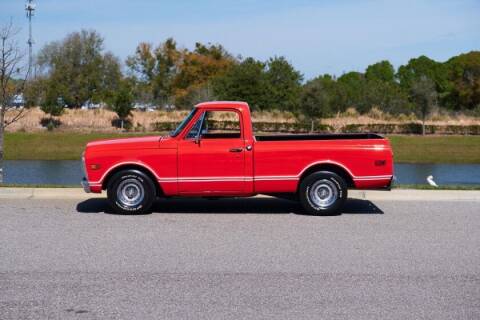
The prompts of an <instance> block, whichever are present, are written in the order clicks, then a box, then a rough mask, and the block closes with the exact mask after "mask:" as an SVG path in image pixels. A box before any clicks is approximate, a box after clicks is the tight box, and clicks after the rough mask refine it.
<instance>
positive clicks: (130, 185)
mask: <svg viewBox="0 0 480 320" xmlns="http://www.w3.org/2000/svg"><path fill="white" fill-rule="evenodd" d="M107 196H108V202H109V203H110V206H111V207H112V209H113V210H114V211H115V212H116V213H118V214H144V213H148V211H149V210H150V208H151V206H152V204H153V202H154V201H155V186H154V185H153V182H152V180H151V179H150V178H149V177H148V176H147V175H146V174H144V173H143V172H141V171H139V170H123V171H120V172H117V173H116V174H115V175H114V176H112V177H111V179H110V181H109V183H108V186H107Z"/></svg>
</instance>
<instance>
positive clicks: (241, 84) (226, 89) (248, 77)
mask: <svg viewBox="0 0 480 320" xmlns="http://www.w3.org/2000/svg"><path fill="white" fill-rule="evenodd" d="M213 90H214V94H215V96H216V97H217V98H218V99H220V100H240V101H246V102H248V103H249V105H250V106H251V107H252V108H253V109H260V110H262V109H265V108H267V106H268V97H267V96H266V94H267V92H268V82H267V79H266V77H265V63H263V62H260V61H257V60H255V59H254V58H247V59H245V60H243V61H242V62H240V63H239V64H236V65H234V66H232V67H231V68H230V69H229V70H228V71H227V72H226V73H225V74H224V75H223V76H220V77H218V78H216V79H214V81H213Z"/></svg>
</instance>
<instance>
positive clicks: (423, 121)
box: [422, 119, 425, 136]
mask: <svg viewBox="0 0 480 320" xmlns="http://www.w3.org/2000/svg"><path fill="white" fill-rule="evenodd" d="M424 135H425V119H423V120H422V136H424Z"/></svg>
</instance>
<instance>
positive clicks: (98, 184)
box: [82, 102, 393, 215]
mask: <svg viewBox="0 0 480 320" xmlns="http://www.w3.org/2000/svg"><path fill="white" fill-rule="evenodd" d="M82 158H83V164H84V171H85V178H84V179H83V181H82V185H83V187H84V189H85V191H86V192H95V193H100V192H102V190H107V196H108V200H109V202H110V204H111V206H112V207H113V209H114V210H115V211H116V212H118V213H123V214H137V213H138V214H139V213H145V212H148V211H149V210H150V208H151V206H152V203H153V202H154V200H155V199H156V197H173V196H180V197H207V198H208V197H210V198H217V197H248V196H253V195H256V194H267V195H274V196H285V195H290V196H294V197H295V198H296V199H298V200H299V201H300V202H301V204H302V206H303V207H304V209H305V211H306V212H307V213H309V214H315V215H329V214H335V213H338V212H339V211H340V210H341V207H342V205H343V203H344V202H345V200H346V198H347V189H348V188H356V189H389V188H390V185H391V182H392V177H393V176H392V171H393V159H392V150H391V147H390V143H389V141H388V140H387V139H385V138H383V137H381V136H379V135H376V134H371V133H367V134H319V135H269V136H267V135H259V136H254V135H253V130H252V122H251V119H250V109H249V107H248V104H246V103H244V102H205V103H200V104H198V105H196V106H195V108H194V109H193V110H192V111H191V113H190V114H189V115H188V116H187V117H186V119H185V120H184V121H183V122H181V123H180V125H179V126H178V127H177V129H176V130H174V131H173V132H171V133H170V135H169V136H152V137H141V138H126V139H113V140H101V141H94V142H90V143H88V144H87V147H86V149H85V152H84V154H83V157H82Z"/></svg>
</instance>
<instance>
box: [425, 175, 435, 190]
mask: <svg viewBox="0 0 480 320" xmlns="http://www.w3.org/2000/svg"><path fill="white" fill-rule="evenodd" d="M427 182H428V184H429V185H431V186H433V187H435V188H438V184H436V183H435V181H433V176H428V177H427Z"/></svg>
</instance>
